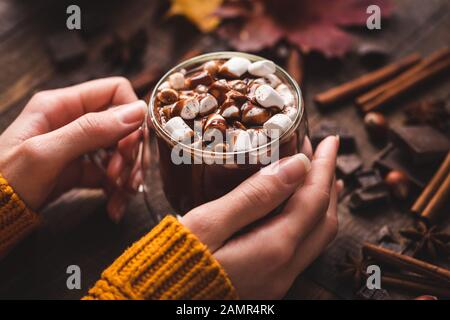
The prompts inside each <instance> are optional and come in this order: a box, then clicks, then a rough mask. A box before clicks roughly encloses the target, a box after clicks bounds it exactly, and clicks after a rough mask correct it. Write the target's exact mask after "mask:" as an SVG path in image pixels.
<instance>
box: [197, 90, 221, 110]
mask: <svg viewBox="0 0 450 320" xmlns="http://www.w3.org/2000/svg"><path fill="white" fill-rule="evenodd" d="M217 106H218V103H217V100H216V98H214V97H213V96H212V95H210V94H209V93H207V94H206V96H205V97H204V98H203V99H201V100H200V114H201V115H205V114H208V113H210V112H212V111H213V110H215V109H216V108H217Z"/></svg>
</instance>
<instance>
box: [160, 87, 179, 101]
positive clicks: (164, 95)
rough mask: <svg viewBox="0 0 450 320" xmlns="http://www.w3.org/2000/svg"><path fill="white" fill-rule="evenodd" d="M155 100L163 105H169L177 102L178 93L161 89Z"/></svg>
mask: <svg viewBox="0 0 450 320" xmlns="http://www.w3.org/2000/svg"><path fill="white" fill-rule="evenodd" d="M156 98H157V99H158V100H159V101H161V102H162V103H164V104H171V103H174V102H176V101H177V100H178V92H177V91H175V90H173V89H163V90H161V91H160V92H158V94H157V95H156Z"/></svg>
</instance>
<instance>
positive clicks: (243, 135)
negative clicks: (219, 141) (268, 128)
mask: <svg viewBox="0 0 450 320" xmlns="http://www.w3.org/2000/svg"><path fill="white" fill-rule="evenodd" d="M231 145H232V149H233V151H237V152H239V151H245V150H249V149H251V147H252V142H251V139H250V135H249V134H248V132H247V131H245V130H238V132H237V133H236V134H235V135H233V136H232V144H231Z"/></svg>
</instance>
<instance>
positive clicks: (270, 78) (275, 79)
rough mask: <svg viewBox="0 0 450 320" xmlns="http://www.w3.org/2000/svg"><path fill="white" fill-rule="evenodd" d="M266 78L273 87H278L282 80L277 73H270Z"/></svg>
mask: <svg viewBox="0 0 450 320" xmlns="http://www.w3.org/2000/svg"><path fill="white" fill-rule="evenodd" d="M264 80H266V82H267V83H268V84H269V85H270V86H271V87H272V88H276V87H278V85H280V84H281V80H280V78H278V77H277V76H276V75H274V74H268V75H267V76H265V77H264Z"/></svg>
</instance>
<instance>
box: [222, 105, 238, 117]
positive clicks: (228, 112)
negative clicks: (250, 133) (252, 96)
mask: <svg viewBox="0 0 450 320" xmlns="http://www.w3.org/2000/svg"><path fill="white" fill-rule="evenodd" d="M221 115H222V117H224V118H238V117H239V108H238V107H237V106H235V105H230V106H228V107H226V108H224V109H222V112H221Z"/></svg>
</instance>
